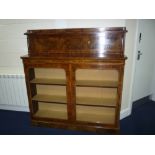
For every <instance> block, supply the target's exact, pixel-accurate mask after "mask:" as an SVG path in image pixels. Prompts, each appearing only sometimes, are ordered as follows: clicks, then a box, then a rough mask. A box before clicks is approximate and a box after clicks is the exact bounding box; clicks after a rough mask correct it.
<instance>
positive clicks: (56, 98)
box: [32, 94, 67, 103]
mask: <svg viewBox="0 0 155 155" xmlns="http://www.w3.org/2000/svg"><path fill="white" fill-rule="evenodd" d="M32 100H33V101H42V102H55V103H67V99H66V96H60V95H40V94H37V95H35V96H34V97H33V98H32Z"/></svg>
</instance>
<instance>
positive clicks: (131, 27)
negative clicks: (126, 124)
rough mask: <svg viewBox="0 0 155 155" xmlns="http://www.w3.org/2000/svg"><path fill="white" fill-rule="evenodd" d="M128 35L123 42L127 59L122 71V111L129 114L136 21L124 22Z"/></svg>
mask: <svg viewBox="0 0 155 155" xmlns="http://www.w3.org/2000/svg"><path fill="white" fill-rule="evenodd" d="M125 26H126V29H127V30H128V33H127V34H126V42H125V55H126V56H127V57H128V59H127V60H126V65H125V71H124V84H123V94H122V108H121V109H122V111H123V110H124V111H125V113H128V114H130V113H131V106H132V89H133V79H134V67H135V65H134V57H135V42H136V30H137V20H126V23H125Z"/></svg>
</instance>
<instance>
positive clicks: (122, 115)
mask: <svg viewBox="0 0 155 155" xmlns="http://www.w3.org/2000/svg"><path fill="white" fill-rule="evenodd" d="M129 115H131V110H130V109H129V108H127V109H124V110H121V113H120V120H121V119H123V118H125V117H127V116H129Z"/></svg>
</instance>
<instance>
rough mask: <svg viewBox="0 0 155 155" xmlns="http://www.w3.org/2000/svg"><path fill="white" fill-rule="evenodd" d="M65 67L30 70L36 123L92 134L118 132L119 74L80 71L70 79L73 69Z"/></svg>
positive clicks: (30, 84)
mask: <svg viewBox="0 0 155 155" xmlns="http://www.w3.org/2000/svg"><path fill="white" fill-rule="evenodd" d="M59 67H60V68H59ZM61 67H62V66H58V68H52V67H51V68H39V67H36V68H35V67H34V68H33V67H31V68H29V70H28V75H29V78H27V81H28V82H27V83H28V87H29V88H30V92H29V93H30V104H32V105H31V112H32V116H33V117H32V122H35V123H37V121H38V124H39V123H41V124H48V125H51V126H53V127H65V128H71V129H82V130H89V131H98V130H101V131H104V130H105V129H106V130H108V129H109V130H113V131H117V130H118V127H119V125H118V122H117V121H116V117H117V116H118V111H117V109H118V108H119V107H118V90H119V74H118V70H116V69H109V70H108V68H106V70H104V69H91V67H90V69H81V68H80V69H79V68H76V71H75V72H72V70H71V73H70V74H69V75H67V71H68V70H69V69H65V68H63V67H62V68H61ZM73 74H74V75H73ZM74 77H75V78H74Z"/></svg>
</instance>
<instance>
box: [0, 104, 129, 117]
mask: <svg viewBox="0 0 155 155" xmlns="http://www.w3.org/2000/svg"><path fill="white" fill-rule="evenodd" d="M0 109H2V110H12V111H23V112H29V108H28V106H13V105H4V104H0ZM130 114H131V110H129V109H124V110H122V111H121V113H120V119H123V118H125V117H127V116H129V115H130Z"/></svg>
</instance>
